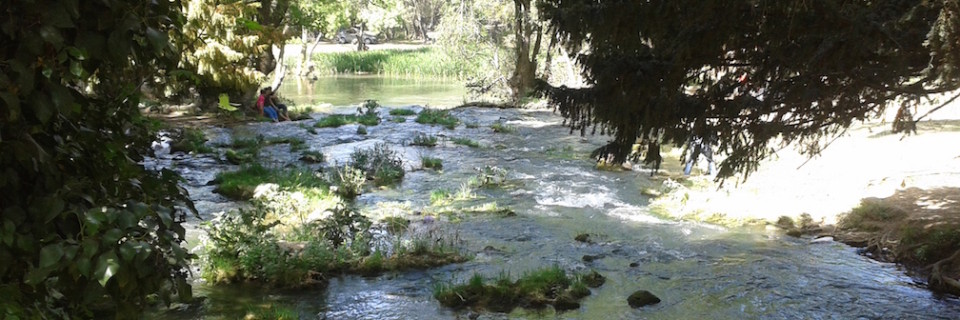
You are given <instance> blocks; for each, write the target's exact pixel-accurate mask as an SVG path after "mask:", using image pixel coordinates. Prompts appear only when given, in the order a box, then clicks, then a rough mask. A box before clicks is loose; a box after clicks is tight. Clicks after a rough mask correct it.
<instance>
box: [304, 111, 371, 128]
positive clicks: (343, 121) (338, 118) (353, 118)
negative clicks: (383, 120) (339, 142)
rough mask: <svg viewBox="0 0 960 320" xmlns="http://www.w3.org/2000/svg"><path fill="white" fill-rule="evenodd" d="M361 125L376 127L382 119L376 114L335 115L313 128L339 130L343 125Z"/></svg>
mask: <svg viewBox="0 0 960 320" xmlns="http://www.w3.org/2000/svg"><path fill="white" fill-rule="evenodd" d="M351 123H359V124H362V125H365V126H375V125H378V124H380V118H379V117H377V115H376V114H364V115H361V116H357V115H353V114H335V115H330V116H326V117H323V118H322V119H320V120H318V121H317V123H315V124H314V125H313V126H314V127H316V128H337V127H340V126H343V125H347V124H351Z"/></svg>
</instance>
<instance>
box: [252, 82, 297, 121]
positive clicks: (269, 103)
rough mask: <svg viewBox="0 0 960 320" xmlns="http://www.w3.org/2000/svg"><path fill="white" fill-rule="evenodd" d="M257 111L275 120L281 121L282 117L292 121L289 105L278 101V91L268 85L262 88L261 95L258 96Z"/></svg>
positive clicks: (262, 115)
mask: <svg viewBox="0 0 960 320" xmlns="http://www.w3.org/2000/svg"><path fill="white" fill-rule="evenodd" d="M257 112H259V113H260V116H261V117H264V116H265V117H267V118H270V120H273V122H279V121H280V119H283V120H286V121H290V116H289V115H288V114H287V105H285V104H281V103H278V102H277V96H276V92H274V91H273V88H270V87H266V88H263V89H260V97H258V98H257Z"/></svg>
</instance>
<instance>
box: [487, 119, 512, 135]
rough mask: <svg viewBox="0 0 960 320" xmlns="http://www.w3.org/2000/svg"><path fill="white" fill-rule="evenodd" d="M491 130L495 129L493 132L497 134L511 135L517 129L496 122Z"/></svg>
mask: <svg viewBox="0 0 960 320" xmlns="http://www.w3.org/2000/svg"><path fill="white" fill-rule="evenodd" d="M490 129H493V132H496V133H511V132H514V131H516V130H517V128H514V127H513V126H510V125H507V124H504V123H503V122H500V121H497V122H494V123H493V124H492V125H490Z"/></svg>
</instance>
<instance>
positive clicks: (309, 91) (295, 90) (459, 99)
mask: <svg viewBox="0 0 960 320" xmlns="http://www.w3.org/2000/svg"><path fill="white" fill-rule="evenodd" d="M280 95H281V96H282V97H283V98H285V99H290V100H292V101H293V102H294V103H296V104H297V105H298V106H317V105H321V104H332V105H334V106H344V105H352V104H359V103H362V102H363V101H365V100H367V99H374V100H377V101H378V102H380V104H381V105H386V106H406V105H430V106H435V107H441V106H442V107H453V106H457V105H460V104H462V103H463V102H464V99H465V97H466V96H467V90H466V88H465V87H464V85H463V83H462V82H461V81H459V80H456V79H405V78H387V77H382V76H337V77H320V78H319V79H317V80H306V79H298V78H289V79H288V80H287V81H284V83H283V85H282V86H281V87H280ZM317 111H321V112H327V111H329V110H317Z"/></svg>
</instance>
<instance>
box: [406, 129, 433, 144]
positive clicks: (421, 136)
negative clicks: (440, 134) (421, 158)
mask: <svg viewBox="0 0 960 320" xmlns="http://www.w3.org/2000/svg"><path fill="white" fill-rule="evenodd" d="M410 145H411V146H421V147H435V146H436V145H437V137H436V136H432V135H428V134H426V133H423V132H417V135H416V136H414V137H413V142H411V143H410Z"/></svg>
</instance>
